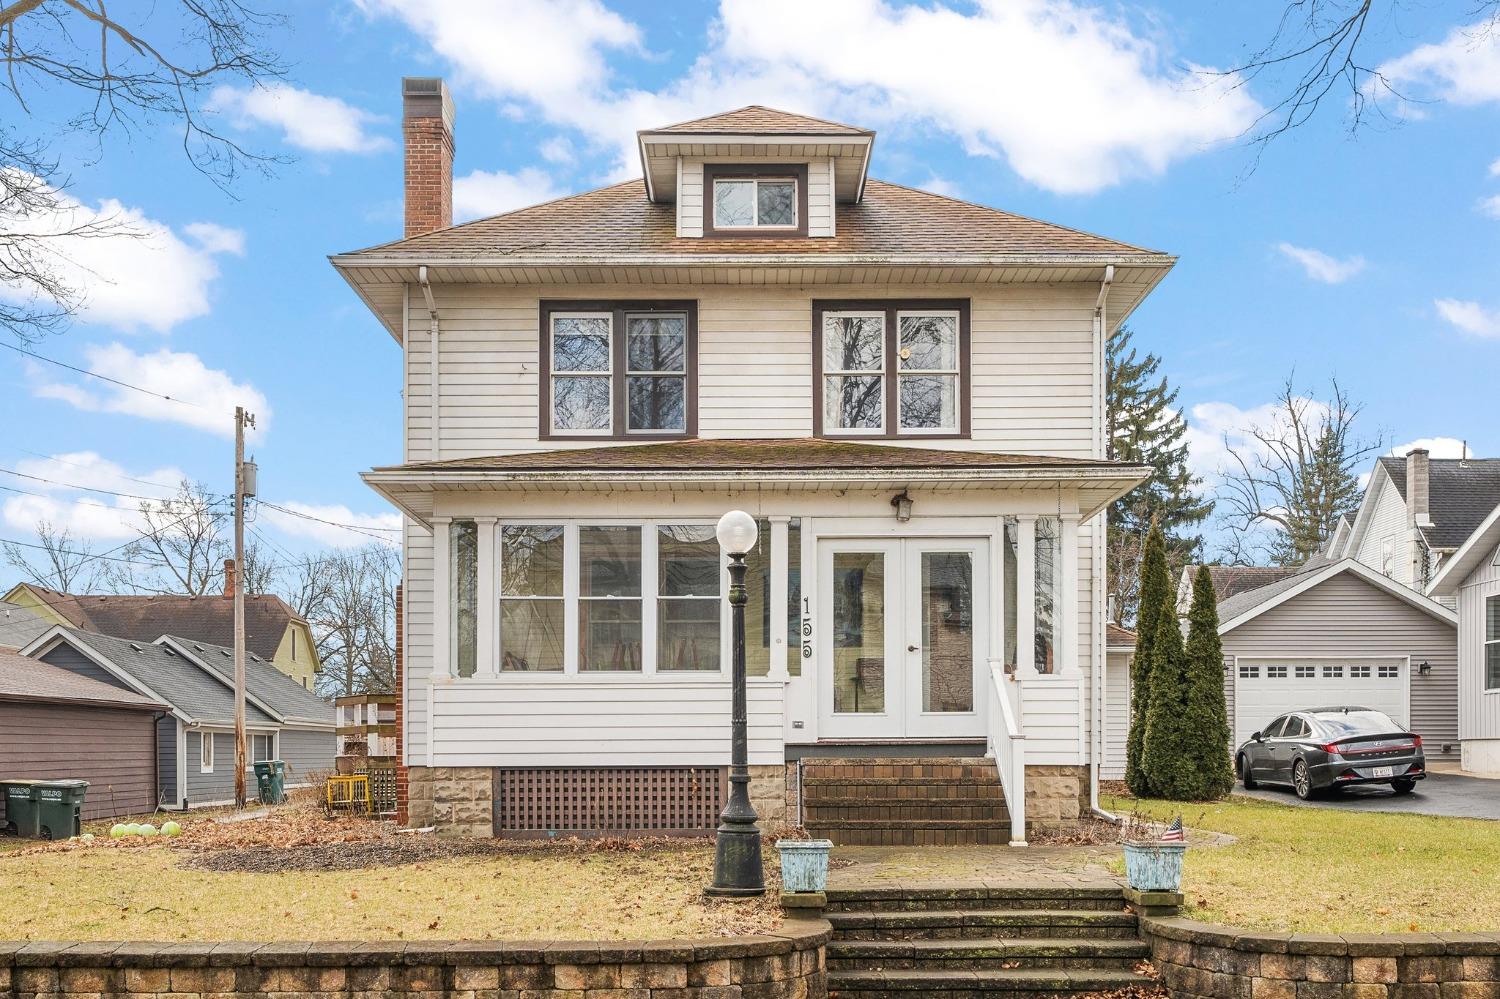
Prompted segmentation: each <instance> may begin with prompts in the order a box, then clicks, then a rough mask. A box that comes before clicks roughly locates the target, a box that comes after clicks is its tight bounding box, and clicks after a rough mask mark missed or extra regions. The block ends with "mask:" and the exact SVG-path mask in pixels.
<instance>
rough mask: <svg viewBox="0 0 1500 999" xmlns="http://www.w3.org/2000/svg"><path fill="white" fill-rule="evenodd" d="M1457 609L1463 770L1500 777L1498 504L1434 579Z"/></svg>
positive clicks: (1435, 589) (1436, 592) (1440, 594)
mask: <svg viewBox="0 0 1500 999" xmlns="http://www.w3.org/2000/svg"><path fill="white" fill-rule="evenodd" d="M1431 592H1432V595H1433V596H1434V597H1437V598H1438V599H1440V600H1444V601H1447V600H1452V601H1455V602H1456V604H1457V606H1458V704H1459V714H1458V735H1459V738H1460V739H1461V740H1462V741H1463V764H1462V765H1463V769H1464V770H1466V771H1469V772H1472V773H1477V774H1481V775H1483V776H1486V777H1500V505H1497V506H1496V507H1495V508H1494V509H1493V510H1491V511H1490V513H1489V515H1488V516H1487V517H1486V518H1485V519H1484V521H1483V523H1481V524H1480V525H1479V527H1478V529H1477V530H1475V531H1474V533H1473V534H1472V535H1470V537H1469V539H1468V541H1467V542H1465V543H1464V545H1463V546H1462V547H1461V548H1459V549H1458V550H1457V551H1456V552H1455V553H1454V554H1453V556H1452V557H1451V558H1449V559H1448V560H1447V561H1445V562H1444V563H1443V565H1442V568H1441V569H1439V571H1438V573H1437V575H1436V576H1435V577H1434V578H1433V581H1432V587H1431Z"/></svg>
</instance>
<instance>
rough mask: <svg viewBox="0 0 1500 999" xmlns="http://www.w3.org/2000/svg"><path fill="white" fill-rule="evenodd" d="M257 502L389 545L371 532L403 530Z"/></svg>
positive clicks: (397, 531) (292, 515)
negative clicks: (341, 519) (330, 518)
mask: <svg viewBox="0 0 1500 999" xmlns="http://www.w3.org/2000/svg"><path fill="white" fill-rule="evenodd" d="M0 471H4V469H0ZM256 502H257V503H259V504H260V505H261V506H265V507H270V508H271V509H272V510H275V511H277V512H278V513H284V514H286V515H287V516H289V517H300V518H302V519H303V520H314V521H317V522H318V523H320V524H327V525H328V526H329V527H342V528H343V529H344V530H346V531H353V532H354V533H355V534H363V535H365V536H366V537H370V538H374V539H375V540H376V541H384V542H387V543H389V542H390V540H391V539H390V538H383V537H381V536H380V535H378V534H371V533H370V532H371V531H385V532H387V533H389V534H400V533H401V528H399V527H375V526H373V525H356V524H344V523H340V522H339V521H337V520H327V519H325V518H323V517H315V516H313V515H312V514H310V513H302V512H301V511H298V510H289V509H287V508H286V507H284V506H278V505H277V504H275V503H270V502H267V501H266V500H256Z"/></svg>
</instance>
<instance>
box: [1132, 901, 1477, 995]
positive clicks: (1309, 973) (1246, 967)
mask: <svg viewBox="0 0 1500 999" xmlns="http://www.w3.org/2000/svg"><path fill="white" fill-rule="evenodd" d="M1141 933H1142V935H1143V936H1144V937H1145V938H1146V941H1147V942H1148V943H1149V944H1150V945H1151V955H1152V962H1153V963H1154V964H1155V965H1156V969H1157V972H1158V974H1159V975H1160V977H1161V981H1162V984H1163V985H1164V986H1166V988H1167V989H1168V990H1169V991H1170V992H1171V993H1172V995H1173V997H1174V999H1500V933H1386V934H1381V933H1341V934H1322V933H1318V934H1314V933H1270V932H1264V931H1257V930H1242V929H1236V928H1234V927H1229V926H1219V925H1215V924H1212V923H1199V922H1195V921H1193V920H1191V919H1175V918H1174V919H1142V920H1141Z"/></svg>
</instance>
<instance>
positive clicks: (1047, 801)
mask: <svg viewBox="0 0 1500 999" xmlns="http://www.w3.org/2000/svg"><path fill="white" fill-rule="evenodd" d="M1088 810H1089V768H1088V767H1085V766H1033V765H1030V764H1028V765H1027V767H1026V829H1027V831H1028V832H1030V831H1031V830H1033V829H1040V830H1045V831H1048V832H1051V831H1054V830H1058V829H1068V828H1071V827H1073V826H1075V825H1077V824H1078V819H1079V817H1080V816H1082V815H1086V814H1087V813H1088Z"/></svg>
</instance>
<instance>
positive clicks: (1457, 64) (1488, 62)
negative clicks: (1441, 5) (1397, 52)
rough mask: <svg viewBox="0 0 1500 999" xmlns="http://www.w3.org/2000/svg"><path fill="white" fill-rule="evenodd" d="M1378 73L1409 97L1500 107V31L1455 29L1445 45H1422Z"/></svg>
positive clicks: (1488, 27)
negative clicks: (1494, 104) (1497, 105)
mask: <svg viewBox="0 0 1500 999" xmlns="http://www.w3.org/2000/svg"><path fill="white" fill-rule="evenodd" d="M1376 72H1378V73H1380V74H1381V75H1382V76H1384V77H1385V81H1386V83H1387V84H1388V85H1389V86H1390V88H1391V89H1392V90H1394V91H1395V92H1396V93H1398V94H1400V95H1401V96H1403V97H1409V98H1413V99H1417V100H1425V99H1432V98H1438V99H1442V100H1448V101H1452V102H1453V103H1455V104H1469V105H1472V104H1486V103H1490V102H1492V101H1493V102H1500V32H1497V31H1495V30H1493V29H1492V27H1490V26H1487V25H1474V26H1472V27H1466V28H1454V29H1453V30H1452V31H1450V32H1449V33H1448V36H1447V37H1446V38H1444V39H1443V40H1442V41H1441V42H1437V43H1430V44H1427V45H1419V46H1417V47H1416V48H1415V49H1412V50H1411V51H1410V52H1408V53H1406V54H1405V55H1403V56H1400V57H1398V58H1396V59H1392V60H1391V61H1390V62H1387V63H1384V64H1383V65H1381V66H1379V67H1377V69H1376ZM1408 110H1416V109H1414V108H1408Z"/></svg>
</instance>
